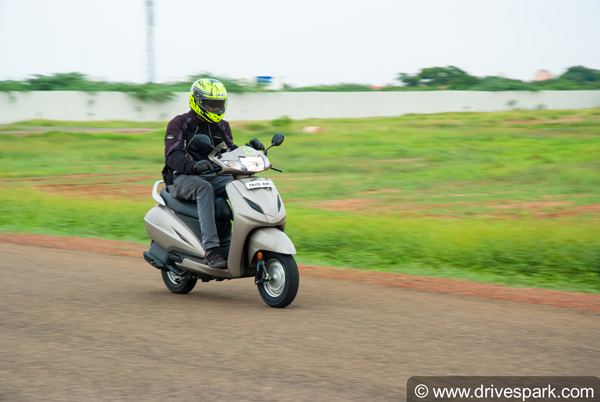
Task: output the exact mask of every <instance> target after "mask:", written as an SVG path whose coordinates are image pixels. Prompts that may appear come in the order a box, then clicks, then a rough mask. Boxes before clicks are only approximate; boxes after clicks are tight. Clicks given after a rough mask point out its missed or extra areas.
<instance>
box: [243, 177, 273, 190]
mask: <svg viewBox="0 0 600 402" xmlns="http://www.w3.org/2000/svg"><path fill="white" fill-rule="evenodd" d="M273 187H275V185H274V184H273V182H272V181H271V180H269V179H256V180H252V181H248V182H246V188H247V189H248V190H253V189H255V188H273Z"/></svg>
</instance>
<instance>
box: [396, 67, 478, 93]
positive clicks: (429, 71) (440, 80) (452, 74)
mask: <svg viewBox="0 0 600 402" xmlns="http://www.w3.org/2000/svg"><path fill="white" fill-rule="evenodd" d="M398 81H400V82H402V83H403V84H404V86H406V87H417V86H426V87H432V88H439V87H448V88H450V89H469V88H471V87H472V86H474V85H476V84H477V83H478V82H479V79H478V78H477V77H473V76H471V75H469V74H467V73H466V72H464V71H463V70H461V69H460V68H458V67H454V66H448V67H430V68H424V69H422V70H421V71H420V72H419V73H418V74H417V75H414V76H412V75H409V74H405V73H400V74H399V75H398Z"/></svg>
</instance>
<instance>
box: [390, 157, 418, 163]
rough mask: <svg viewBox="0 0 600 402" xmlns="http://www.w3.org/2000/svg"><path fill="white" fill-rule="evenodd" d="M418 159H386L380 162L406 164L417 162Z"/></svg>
mask: <svg viewBox="0 0 600 402" xmlns="http://www.w3.org/2000/svg"><path fill="white" fill-rule="evenodd" d="M418 160H419V158H400V159H386V160H382V161H381V162H391V163H407V162H414V161H418Z"/></svg>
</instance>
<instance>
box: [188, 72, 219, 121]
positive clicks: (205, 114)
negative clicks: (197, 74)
mask: <svg viewBox="0 0 600 402" xmlns="http://www.w3.org/2000/svg"><path fill="white" fill-rule="evenodd" d="M190 107H191V108H192V110H193V111H194V112H196V114H197V115H198V116H200V117H202V118H204V119H205V120H206V121H208V122H209V123H218V122H220V121H221V120H222V119H223V116H224V115H225V110H226V109H227V90H226V89H225V85H223V84H222V83H221V81H218V80H215V79H212V78H201V79H199V80H198V81H196V82H194V83H193V84H192V88H191V89H190Z"/></svg>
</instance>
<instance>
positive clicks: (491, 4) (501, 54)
mask: <svg viewBox="0 0 600 402" xmlns="http://www.w3.org/2000/svg"><path fill="white" fill-rule="evenodd" d="M154 3H155V6H154V10H155V29H154V37H155V65H156V77H157V81H168V80H171V79H173V78H181V77H187V76H189V75H196V74H199V73H201V72H212V73H214V74H216V75H221V76H228V77H231V78H239V77H250V76H255V75H270V76H284V77H285V82H286V83H288V84H291V85H311V84H333V83H341V82H353V83H365V84H374V85H382V84H387V83H394V81H395V79H396V77H397V76H398V73H400V72H405V73H411V74H412V73H417V72H418V71H419V70H420V69H422V68H425V67H435V66H448V65H454V66H456V67H459V68H462V69H463V70H465V71H467V72H468V73H469V74H471V75H476V76H486V75H502V76H505V77H509V78H517V79H522V80H527V81H528V80H531V78H532V77H533V75H534V73H535V72H536V71H538V70H540V69H546V70H549V71H550V72H551V73H553V74H555V75H559V74H561V73H562V72H564V71H565V69H566V68H567V67H570V66H574V65H583V66H586V67H589V68H595V69H600V0H502V1H501V0H463V1H455V0H360V1H358V0H214V1H207V0H154ZM146 49H147V45H146V0H0V80H6V79H24V78H28V77H30V76H31V75H33V74H53V73H65V72H80V73H84V74H86V75H88V76H91V77H98V78H105V79H107V80H109V81H128V82H145V81H147V79H148V73H147V58H146Z"/></svg>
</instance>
